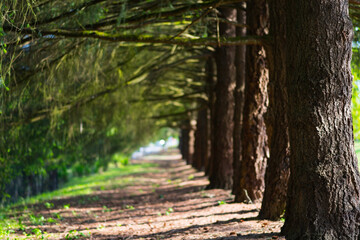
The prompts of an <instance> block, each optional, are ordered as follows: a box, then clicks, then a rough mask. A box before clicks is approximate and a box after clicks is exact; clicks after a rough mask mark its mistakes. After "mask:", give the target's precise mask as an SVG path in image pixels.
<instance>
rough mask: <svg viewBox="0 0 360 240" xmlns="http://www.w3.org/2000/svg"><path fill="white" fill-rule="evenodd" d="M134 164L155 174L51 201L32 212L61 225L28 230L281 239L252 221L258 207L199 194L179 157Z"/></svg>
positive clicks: (199, 179)
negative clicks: (155, 166) (154, 166)
mask: <svg viewBox="0 0 360 240" xmlns="http://www.w3.org/2000/svg"><path fill="white" fill-rule="evenodd" d="M139 161H141V162H144V161H145V162H153V163H157V164H158V169H157V172H155V173H147V174H134V175H133V176H131V177H133V178H134V179H135V181H133V183H135V184H129V185H128V186H126V187H125V188H122V189H113V190H98V191H96V192H94V193H92V194H90V195H86V197H74V198H65V199H59V200H54V201H52V203H53V204H54V207H53V208H51V209H48V208H46V207H44V204H41V205H40V204H39V205H38V206H34V207H35V209H37V212H38V213H39V214H42V215H43V216H44V217H45V218H48V217H51V216H52V217H53V218H54V216H61V221H57V222H56V223H46V224H45V225H42V226H33V227H34V228H35V227H36V228H39V229H41V230H42V231H43V232H47V233H48V234H49V235H48V239H174V240H175V239H284V238H283V237H278V235H279V231H280V227H281V226H282V222H272V221H259V220H257V219H256V216H257V214H258V208H259V207H260V205H258V204H238V203H236V204H235V203H232V200H233V197H232V196H231V195H230V192H229V191H225V190H219V189H215V190H204V189H205V187H206V185H207V184H208V181H207V180H206V178H205V177H204V176H203V173H201V172H200V173H199V172H196V171H195V170H194V169H192V168H191V167H190V166H187V165H185V163H184V162H183V161H181V160H180V156H179V155H178V154H172V155H163V156H157V157H154V156H153V157H151V156H150V157H147V158H146V159H143V160H136V161H134V162H135V163H136V162H139ZM65 205H66V206H65ZM64 206H65V208H64Z"/></svg>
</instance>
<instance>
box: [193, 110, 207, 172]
mask: <svg viewBox="0 0 360 240" xmlns="http://www.w3.org/2000/svg"><path fill="white" fill-rule="evenodd" d="M208 148H209V147H208V108H207V107H206V103H204V104H203V108H202V109H201V110H199V111H198V115H197V120H196V130H195V143H194V155H193V158H192V159H193V162H192V166H193V167H194V168H195V169H197V170H203V169H204V168H205V163H206V162H207V158H208Z"/></svg>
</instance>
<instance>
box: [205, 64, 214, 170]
mask: <svg viewBox="0 0 360 240" xmlns="http://www.w3.org/2000/svg"><path fill="white" fill-rule="evenodd" d="M215 68H216V67H215V61H214V58H212V57H211V58H209V59H208V60H207V62H206V68H205V71H206V95H207V97H208V109H209V114H208V122H209V124H208V158H207V159H206V162H205V175H206V176H210V173H211V172H212V169H213V168H212V165H213V156H212V146H213V142H214V115H215V113H214V112H215V82H216V81H215Z"/></svg>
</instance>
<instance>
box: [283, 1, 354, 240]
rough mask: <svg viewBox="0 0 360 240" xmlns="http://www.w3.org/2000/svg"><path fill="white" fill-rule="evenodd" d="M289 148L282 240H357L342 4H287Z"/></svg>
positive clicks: (347, 35) (347, 31) (347, 23)
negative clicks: (287, 184) (283, 238)
mask: <svg viewBox="0 0 360 240" xmlns="http://www.w3.org/2000/svg"><path fill="white" fill-rule="evenodd" d="M286 15H287V19H286V20H287V27H286V31H287V34H286V37H287V64H286V66H287V68H286V70H287V73H291V74H288V75H287V79H288V80H287V81H288V91H289V93H288V96H289V136H290V145H291V159H290V169H291V175H290V180H289V190H288V200H287V206H286V220H285V225H284V227H283V233H285V234H286V237H287V239H326V240H328V239H334V240H335V239H342V240H345V239H349V240H350V239H351V240H354V239H358V238H359V229H360V228H359V220H360V218H359V217H360V210H359V208H360V196H359V192H360V188H359V181H360V177H359V172H358V167H357V161H356V157H355V151H354V142H353V131H352V117H351V86H352V76H351V72H350V60H351V41H352V37H353V30H352V24H351V20H350V18H349V15H348V2H347V1H337V0H326V1H325V0H319V1H311V0H303V1H287V12H286Z"/></svg>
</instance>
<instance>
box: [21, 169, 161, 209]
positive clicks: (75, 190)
mask: <svg viewBox="0 0 360 240" xmlns="http://www.w3.org/2000/svg"><path fill="white" fill-rule="evenodd" d="M155 166H156V165H155V164H151V163H144V164H134V165H127V166H122V167H115V166H111V167H110V168H109V169H108V171H106V172H102V173H97V174H94V175H90V176H85V177H75V178H72V179H71V180H70V181H69V182H67V183H66V184H65V185H64V186H63V187H62V188H60V189H58V190H55V191H53V192H47V193H43V194H40V195H37V196H34V197H31V198H29V199H27V200H25V204H34V203H38V202H42V201H45V200H51V199H58V198H63V197H74V196H80V195H86V194H91V193H92V192H94V191H96V190H108V189H115V188H122V187H124V186H127V185H129V184H131V183H132V182H133V181H134V178H133V177H132V176H131V175H132V174H141V173H149V172H157V171H158V170H157V169H155ZM18 204H24V202H19V203H18Z"/></svg>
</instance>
